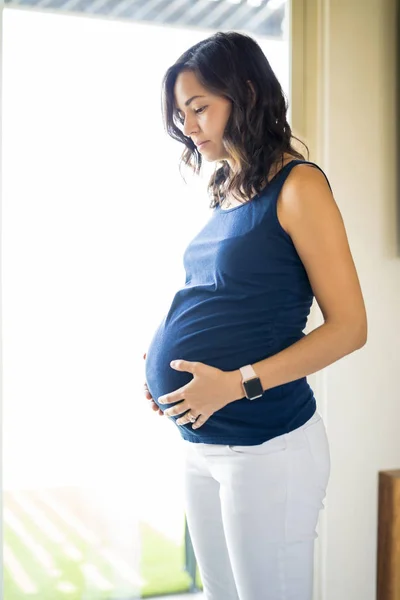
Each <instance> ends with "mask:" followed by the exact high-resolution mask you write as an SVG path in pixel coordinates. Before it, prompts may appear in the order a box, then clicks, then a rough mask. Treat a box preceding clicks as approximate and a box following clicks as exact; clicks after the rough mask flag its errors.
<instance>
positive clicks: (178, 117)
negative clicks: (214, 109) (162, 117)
mask: <svg viewBox="0 0 400 600" xmlns="http://www.w3.org/2000/svg"><path fill="white" fill-rule="evenodd" d="M206 108H208V106H202V107H201V108H197V109H196V110H194V113H195V114H196V115H201V114H202V113H203V112H204V111H205V110H206ZM175 115H176V118H177V119H178V122H179V123H180V124H181V125H183V124H184V122H185V119H184V118H183V116H182V114H181V113H178V112H177V113H175Z"/></svg>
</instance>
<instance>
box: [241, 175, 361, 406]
mask: <svg viewBox="0 0 400 600" xmlns="http://www.w3.org/2000/svg"><path fill="white" fill-rule="evenodd" d="M278 217H279V220H280V222H281V224H282V227H283V228H284V229H285V230H286V231H287V233H288V234H289V235H290V236H291V238H292V241H293V243H294V245H295V247H296V250H297V252H298V254H299V256H300V258H301V260H302V262H303V264H304V267H305V269H306V271H307V274H308V277H309V280H310V283H311V286H312V289H313V292H314V295H315V298H316V300H317V302H318V305H319V307H320V308H321V311H322V314H323V317H324V323H323V325H321V326H320V327H317V328H316V329H314V330H313V331H312V332H311V333H309V334H308V335H306V336H305V337H304V338H302V339H301V340H300V341H298V342H296V343H295V344H293V345H291V346H289V347H288V348H286V349H285V350H282V351H281V352H279V353H278V354H275V355H274V356H271V357H269V358H266V359H264V360H261V361H259V362H257V363H254V364H253V367H254V370H255V371H256V373H257V374H258V375H259V377H260V379H261V382H262V384H263V387H264V389H265V390H266V389H269V388H272V387H275V386H277V385H282V384H284V383H288V382H290V381H294V380H296V379H300V378H301V377H305V376H307V375H310V374H311V373H315V372H316V371H319V370H320V369H323V368H324V367H326V366H328V365H330V364H332V363H333V362H335V361H337V360H338V359H340V358H342V357H343V356H345V355H347V354H350V353H351V352H353V351H354V350H357V349H359V348H361V347H362V346H363V345H364V344H365V343H366V340H367V317H366V311H365V305H364V300H363V296H362V292H361V288H360V284H359V280H358V276H357V272H356V269H355V266H354V262H353V258H352V255H351V251H350V248H349V244H348V240H347V235H346V230H345V227H344V224H343V220H342V216H341V214H340V211H339V208H338V206H337V204H336V202H335V200H334V198H333V195H332V193H331V191H330V189H329V186H328V184H327V182H326V179H325V177H324V175H323V174H322V173H321V172H320V171H319V170H318V169H316V168H315V167H312V166H309V165H300V166H297V167H295V168H294V169H293V171H292V172H291V174H290V175H289V177H288V179H287V181H286V183H285V185H284V186H283V188H282V192H281V196H280V198H279V201H278ZM232 377H235V378H236V381H237V384H236V389H237V397H238V398H239V397H242V396H243V390H242V386H241V375H240V372H239V371H233V372H232Z"/></svg>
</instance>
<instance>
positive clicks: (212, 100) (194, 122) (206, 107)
mask: <svg viewBox="0 0 400 600" xmlns="http://www.w3.org/2000/svg"><path fill="white" fill-rule="evenodd" d="M174 91H175V106H176V110H177V113H178V115H179V116H180V118H181V119H182V122H183V125H182V130H183V133H184V135H186V136H187V137H190V138H191V139H192V140H193V142H194V143H195V144H196V146H197V147H198V150H199V152H200V153H201V155H202V156H203V157H204V159H205V160H207V161H209V162H212V161H216V160H223V159H228V158H229V155H228V154H227V152H226V150H225V148H224V146H223V143H222V136H223V133H224V131H225V126H226V124H227V122H228V119H229V115H230V113H231V110H232V106H231V102H230V100H228V99H227V98H224V97H222V96H215V95H214V94H211V93H210V92H209V91H208V90H207V89H206V88H204V87H203V86H202V85H200V83H199V81H198V80H197V78H196V76H195V74H194V73H193V72H192V71H182V72H181V73H180V74H179V75H178V78H177V80H176V83H175V90H174Z"/></svg>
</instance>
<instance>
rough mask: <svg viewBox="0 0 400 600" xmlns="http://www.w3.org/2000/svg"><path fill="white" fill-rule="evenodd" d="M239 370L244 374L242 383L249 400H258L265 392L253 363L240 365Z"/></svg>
mask: <svg viewBox="0 0 400 600" xmlns="http://www.w3.org/2000/svg"><path fill="white" fill-rule="evenodd" d="M239 371H240V372H241V374H242V385H243V389H244V393H245V396H246V398H247V399H248V400H256V398H261V396H262V395H263V393H264V390H263V387H262V385H261V380H260V378H259V377H258V376H257V373H256V372H255V370H254V369H253V367H252V366H251V365H246V366H245V367H240V369H239Z"/></svg>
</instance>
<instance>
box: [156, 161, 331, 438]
mask: <svg viewBox="0 0 400 600" xmlns="http://www.w3.org/2000/svg"><path fill="white" fill-rule="evenodd" d="M298 164H310V165H312V166H314V167H316V168H318V169H319V170H320V171H322V169H320V167H318V165H316V164H314V163H310V162H309V161H304V160H297V159H296V160H292V161H291V162H289V163H287V164H286V165H285V166H284V167H283V168H282V169H281V170H280V171H278V173H276V175H275V176H274V177H273V179H272V180H271V181H270V182H269V183H268V184H267V186H266V187H265V188H264V189H263V190H262V191H261V192H260V193H259V194H258V195H256V196H255V197H254V198H253V199H251V200H250V201H248V202H245V203H244V204H241V205H239V206H234V207H233V208H230V209H227V210H222V209H220V208H219V207H216V208H215V209H214V210H213V211H212V214H211V217H210V218H209V220H208V221H207V223H206V225H205V226H204V227H203V228H202V229H201V231H200V232H199V233H198V234H197V235H196V237H195V238H194V239H193V240H192V241H191V242H190V243H189V245H188V247H187V248H186V250H185V252H184V257H183V262H184V267H185V272H186V280H185V284H184V286H183V287H182V289H180V290H178V292H177V293H176V295H175V296H174V299H173V301H172V304H171V307H170V309H169V311H168V313H167V314H166V315H165V317H164V319H163V320H162V322H161V324H160V326H159V327H158V329H157V331H156V332H155V335H154V337H153V339H152V341H151V344H150V347H149V349H148V351H147V359H146V381H147V385H148V388H149V391H150V393H151V394H152V397H153V399H154V400H155V402H157V399H158V398H159V397H160V396H162V395H164V394H167V393H170V392H172V391H174V390H176V389H178V388H180V387H182V386H183V385H185V384H187V383H188V382H189V381H190V380H191V379H192V375H191V374H190V373H187V372H181V371H176V370H174V369H172V368H171V367H170V364H169V363H170V361H171V360H175V359H184V360H188V361H199V362H202V363H205V364H207V365H210V366H213V367H217V368H218V369H222V370H223V371H233V370H236V369H239V367H242V366H244V365H247V364H253V363H255V362H258V361H260V360H262V359H264V358H267V357H269V356H272V355H274V354H276V353H277V352H280V351H281V350H283V349H284V348H287V347H288V346H290V345H292V344H294V343H295V342H297V341H298V340H300V339H301V338H302V337H303V336H304V335H305V334H304V332H303V330H304V328H305V326H306V323H307V317H308V315H309V312H310V308H311V304H312V302H313V292H312V289H311V285H310V282H309V279H308V276H307V273H306V270H305V268H304V266H303V263H302V262H301V260H300V257H299V255H298V253H297V251H296V249H295V246H294V244H293V242H292V239H291V237H290V236H289V235H288V234H287V233H286V232H285V230H284V229H283V228H282V226H281V225H280V222H279V220H278V216H277V199H278V196H279V193H280V191H281V188H282V186H283V184H284V182H285V180H286V178H287V177H288V175H289V173H290V172H291V170H292V169H293V168H294V167H295V166H296V165H298ZM322 172H323V171H322ZM325 177H326V176H325ZM328 184H329V182H328ZM171 406H174V404H168V405H167V404H164V405H162V406H161V407H160V408H162V410H165V409H167V408H169V407H171ZM315 410H316V401H315V398H314V394H313V391H312V389H311V388H310V386H309V384H308V382H307V378H306V377H304V378H301V379H298V380H296V381H292V382H289V383H285V384H283V385H278V386H276V387H274V388H271V389H268V390H266V391H265V392H264V394H263V396H262V397H261V398H259V399H257V400H252V401H250V400H248V399H247V398H245V397H243V399H240V400H236V401H234V402H232V403H231V404H228V405H227V406H225V407H223V408H222V409H220V410H218V411H216V412H215V413H214V414H213V415H211V417H210V418H209V419H208V421H207V422H206V423H205V424H204V425H202V426H201V427H200V428H199V429H197V430H196V429H192V425H191V424H190V423H188V424H185V425H178V426H177V427H178V429H179V431H180V433H181V435H182V437H183V438H184V439H186V440H188V441H190V442H195V443H196V442H201V443H208V444H227V445H237V444H238V445H255V444H261V443H263V442H265V441H267V440H269V439H271V438H273V437H276V436H279V435H283V434H284V433H288V432H290V431H292V430H293V429H296V428H298V427H300V426H301V425H303V424H304V423H305V422H306V421H308V420H309V419H310V418H311V417H312V415H313V414H314V412H315ZM180 417H182V415H179V416H176V417H170V418H171V419H172V420H174V421H176V420H177V419H178V418H180Z"/></svg>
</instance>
